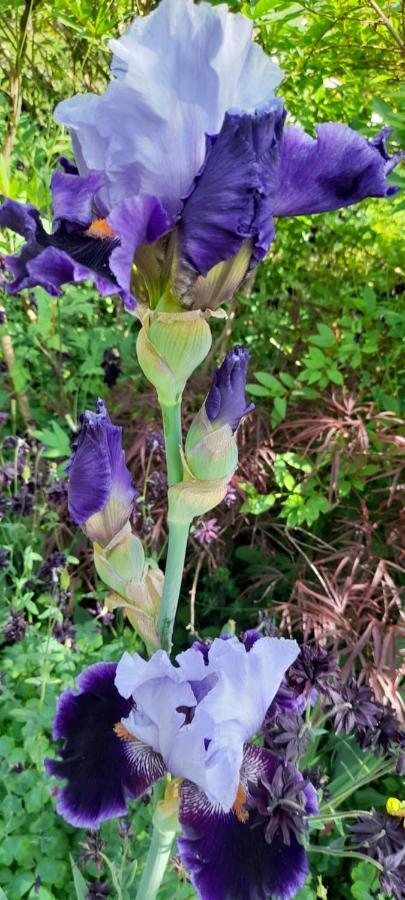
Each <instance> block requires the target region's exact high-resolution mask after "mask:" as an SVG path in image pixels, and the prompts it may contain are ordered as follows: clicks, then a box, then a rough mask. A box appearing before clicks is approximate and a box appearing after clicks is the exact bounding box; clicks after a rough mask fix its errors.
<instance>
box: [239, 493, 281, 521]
mask: <svg viewBox="0 0 405 900" xmlns="http://www.w3.org/2000/svg"><path fill="white" fill-rule="evenodd" d="M276 499H277V496H276V494H256V496H255V497H248V499H247V500H245V502H244V503H242V506H241V508H240V512H241V513H251V514H252V515H253V516H260V515H261V513H264V512H266V510H268V509H271V507H272V506H274V504H275V502H276Z"/></svg>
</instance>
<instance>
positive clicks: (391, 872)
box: [377, 846, 405, 900]
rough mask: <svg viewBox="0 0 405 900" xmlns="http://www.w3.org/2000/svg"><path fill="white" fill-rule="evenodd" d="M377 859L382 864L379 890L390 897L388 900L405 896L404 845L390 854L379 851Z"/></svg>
mask: <svg viewBox="0 0 405 900" xmlns="http://www.w3.org/2000/svg"><path fill="white" fill-rule="evenodd" d="M377 861H378V862H379V863H380V864H381V865H382V866H384V871H383V872H381V874H380V887H381V890H382V891H383V892H384V893H385V894H386V896H387V897H390V900H403V898H404V897H405V846H403V847H402V849H401V850H398V852H397V853H392V854H391V856H385V855H384V854H383V853H381V851H380V852H379V853H378V856H377Z"/></svg>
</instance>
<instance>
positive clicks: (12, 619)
mask: <svg viewBox="0 0 405 900" xmlns="http://www.w3.org/2000/svg"><path fill="white" fill-rule="evenodd" d="M27 628H28V622H27V620H26V618H25V613H24V612H17V610H15V609H10V613H9V618H8V622H7V623H6V625H5V626H4V628H3V637H4V640H5V642H6V644H17V643H18V641H22V639H23V638H24V637H25V632H26V630H27Z"/></svg>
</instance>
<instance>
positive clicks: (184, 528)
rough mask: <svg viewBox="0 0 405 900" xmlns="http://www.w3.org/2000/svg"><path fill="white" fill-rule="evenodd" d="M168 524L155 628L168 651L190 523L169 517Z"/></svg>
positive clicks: (163, 647)
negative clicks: (167, 543) (164, 567)
mask: <svg viewBox="0 0 405 900" xmlns="http://www.w3.org/2000/svg"><path fill="white" fill-rule="evenodd" d="M168 524H169V546H168V551H167V560H166V569H165V580H164V585H163V594H162V601H161V604H160V612H159V618H158V621H157V628H158V633H159V635H160V642H161V646H162V649H163V650H167V652H168V653H170V650H171V644H172V634H173V626H174V620H175V617H176V611H177V604H178V601H179V594H180V588H181V582H182V578H183V567H184V560H185V556H186V550H187V540H188V532H189V527H190V525H189V523H188V522H187V523H186V524H184V523H178V522H171V521H170V519H169V523H168Z"/></svg>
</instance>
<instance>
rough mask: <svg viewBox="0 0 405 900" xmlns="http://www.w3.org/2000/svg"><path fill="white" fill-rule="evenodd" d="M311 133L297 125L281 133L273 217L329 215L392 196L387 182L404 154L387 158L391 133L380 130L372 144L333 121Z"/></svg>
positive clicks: (355, 132)
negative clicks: (368, 199) (311, 214)
mask: <svg viewBox="0 0 405 900" xmlns="http://www.w3.org/2000/svg"><path fill="white" fill-rule="evenodd" d="M316 130H317V137H316V138H312V137H310V135H309V134H306V133H305V131H303V130H302V129H301V128H299V127H297V126H293V127H291V128H286V129H285V130H284V136H283V142H282V148H281V159H280V167H279V169H278V183H277V192H276V199H275V203H274V207H273V215H275V216H303V215H308V214H310V213H321V212H328V211H330V210H334V209H341V208H342V207H345V206H351V205H352V204H353V203H358V202H359V201H360V200H364V199H365V198H366V197H390V196H392V194H395V193H396V192H397V190H398V188H396V187H391V186H390V185H389V184H388V182H387V175H388V174H389V173H390V172H391V171H392V169H394V167H395V166H396V165H397V164H398V163H399V162H400V160H401V159H402V156H403V154H402V153H396V154H394V156H389V154H388V151H387V147H386V138H387V136H388V135H389V134H390V131H391V130H392V129H390V128H384V129H383V130H382V131H381V132H380V133H379V134H378V135H377V136H376V137H375V138H373V139H372V140H367V139H366V138H364V137H363V136H362V135H361V134H359V133H358V132H357V131H353V130H352V129H351V128H348V126H347V125H341V124H339V123H337V122H326V123H325V124H323V125H318V126H317V129H316Z"/></svg>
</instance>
